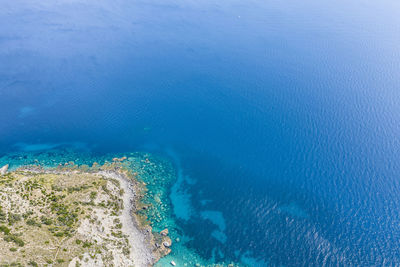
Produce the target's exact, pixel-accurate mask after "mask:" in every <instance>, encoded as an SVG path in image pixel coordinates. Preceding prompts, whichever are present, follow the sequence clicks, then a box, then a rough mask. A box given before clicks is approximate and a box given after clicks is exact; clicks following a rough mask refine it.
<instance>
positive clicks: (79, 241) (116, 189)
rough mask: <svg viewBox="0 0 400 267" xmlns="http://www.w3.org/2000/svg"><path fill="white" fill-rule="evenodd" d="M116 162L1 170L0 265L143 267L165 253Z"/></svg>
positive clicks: (138, 190)
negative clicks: (138, 252) (137, 208)
mask: <svg viewBox="0 0 400 267" xmlns="http://www.w3.org/2000/svg"><path fill="white" fill-rule="evenodd" d="M121 161H123V160H119V159H118V160H114V161H113V162H112V163H110V164H105V165H103V166H98V165H97V164H94V165H93V166H92V167H90V168H89V167H88V166H80V167H78V166H75V165H74V164H73V163H69V164H68V165H65V166H60V167H59V168H54V169H47V170H45V169H43V168H41V167H40V166H30V167H24V168H20V169H18V170H15V171H12V172H7V173H5V174H3V175H0V200H1V201H0V266H85V265H92V266H93V265H94V266H134V265H136V266H144V265H143V264H141V263H146V265H147V263H154V262H155V261H156V260H157V259H159V258H160V257H161V256H163V255H165V254H167V253H169V251H170V250H169V246H170V243H171V242H170V239H169V237H168V236H166V235H165V236H163V238H161V239H160V237H159V236H160V235H157V238H154V236H153V234H152V231H151V227H150V226H149V222H148V221H147V220H146V218H145V217H144V216H141V215H140V214H139V213H138V212H136V207H140V208H142V207H143V204H142V203H141V202H140V198H141V197H143V194H144V192H145V189H144V186H143V184H140V183H139V182H138V181H137V180H136V179H134V177H133V176H132V175H130V174H129V173H128V172H126V171H124V170H123V168H122V166H121V163H120V162H121ZM128 180H129V181H128ZM139 184H140V186H139ZM135 242H136V243H135ZM156 242H157V243H156ZM163 244H165V246H164V245H163ZM137 251H147V252H148V253H147V254H146V253H143V252H141V254H137ZM132 254H133V255H132Z"/></svg>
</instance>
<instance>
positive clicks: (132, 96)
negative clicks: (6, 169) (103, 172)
mask: <svg viewBox="0 0 400 267" xmlns="http://www.w3.org/2000/svg"><path fill="white" fill-rule="evenodd" d="M0 6H1V8H0V151H1V152H2V153H3V154H4V153H9V152H12V151H18V150H34V151H37V150H43V149H46V148H52V147H56V146H59V145H60V144H61V145H67V146H74V147H75V148H76V149H78V150H83V151H90V152H91V153H98V154H102V153H108V152H111V153H113V152H115V153H116V152H128V151H137V150H141V151H151V152H154V153H159V154H162V155H164V156H166V157H169V158H170V159H171V160H172V161H173V162H174V164H175V166H176V168H177V173H178V174H179V175H178V176H179V177H180V180H179V181H180V182H179V183H177V184H175V187H174V188H171V189H168V190H171V199H172V203H174V205H175V206H174V208H175V215H174V216H175V218H174V219H175V220H176V222H177V224H178V225H179V226H180V227H181V229H182V231H183V233H184V235H185V236H188V237H189V238H191V241H188V242H186V243H185V246H186V247H188V248H189V249H191V250H192V251H195V252H196V253H197V254H198V255H200V256H201V257H203V258H204V259H208V260H210V261H215V262H217V261H222V260H226V261H229V260H232V261H236V262H239V261H241V262H242V263H243V264H246V263H247V264H248V265H250V266H265V265H267V263H269V264H270V265H272V266H278V265H285V266H299V265H303V266H304V265H308V266H310V265H323V264H326V265H329V266H331V265H339V266H343V265H362V266H372V265H400V138H399V134H400V3H399V2H398V1H395V0H383V1H367V0H353V1H342V0H339V1H329V0H328V1H317V0H305V1H296V0H294V1H274V0H273V1H254V0H250V1H239V0H232V1H224V0H222V1H211V0H204V1H190V0H189V1H177V0H164V1H160V0H148V1H142V0H133V1H127V0H116V1H105V0H97V1H90V0H87V1H83V0H82V1H78V0H75V1H66V0H59V1H48V0H40V1H39V0H30V1H28V0H14V1H5V0H3V1H0ZM177 192H180V195H179V196H177V194H178V193H177ZM212 256H213V257H212Z"/></svg>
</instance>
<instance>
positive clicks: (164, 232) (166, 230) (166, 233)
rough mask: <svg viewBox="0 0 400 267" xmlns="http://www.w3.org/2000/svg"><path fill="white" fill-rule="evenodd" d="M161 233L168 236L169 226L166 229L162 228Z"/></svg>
mask: <svg viewBox="0 0 400 267" xmlns="http://www.w3.org/2000/svg"><path fill="white" fill-rule="evenodd" d="M160 234H161V235H163V236H167V235H168V228H165V229H164V230H162V231H161V232H160Z"/></svg>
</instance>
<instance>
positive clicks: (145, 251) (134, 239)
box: [0, 158, 172, 267]
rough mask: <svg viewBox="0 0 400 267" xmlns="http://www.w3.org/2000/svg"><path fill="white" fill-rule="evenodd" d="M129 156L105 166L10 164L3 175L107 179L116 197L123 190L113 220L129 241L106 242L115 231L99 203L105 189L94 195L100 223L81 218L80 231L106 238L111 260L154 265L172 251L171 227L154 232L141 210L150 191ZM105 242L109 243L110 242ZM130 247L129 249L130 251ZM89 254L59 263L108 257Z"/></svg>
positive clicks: (90, 262) (95, 263) (97, 262)
mask: <svg viewBox="0 0 400 267" xmlns="http://www.w3.org/2000/svg"><path fill="white" fill-rule="evenodd" d="M125 159H126V158H114V159H113V161H112V162H108V163H105V164H104V165H102V166H99V165H98V164H96V163H94V164H93V165H92V166H91V167H89V166H86V165H84V166H77V165H75V164H74V163H72V162H70V163H66V164H63V165H61V164H60V165H59V166H58V167H56V168H43V167H42V166H40V165H30V166H22V167H20V168H18V169H17V170H15V171H12V172H8V173H7V168H8V166H7V167H5V168H4V169H3V168H2V170H5V171H4V172H2V176H5V175H8V176H10V175H9V174H13V173H18V174H24V173H25V174H29V175H57V176H63V177H74V176H77V175H78V176H90V177H99V178H100V179H102V180H104V181H105V184H106V185H105V187H104V188H106V189H105V190H106V191H110V192H111V193H109V194H110V195H112V196H113V198H115V197H114V195H115V196H116V195H117V193H118V192H119V195H120V199H121V209H120V211H119V214H118V216H114V217H113V220H114V222H115V221H116V220H117V221H118V225H119V235H121V236H122V237H124V240H126V241H127V243H126V244H125V245H122V247H123V248H122V249H121V247H120V246H118V248H117V247H116V248H115V249H113V246H112V245H109V244H108V243H106V242H103V241H104V240H109V239H111V240H112V237H109V235H108V234H107V236H108V237H107V238H106V237H105V234H106V233H108V232H110V233H113V232H112V230H111V229H113V225H112V220H111V219H110V218H109V217H110V216H109V215H108V214H107V212H105V211H104V209H103V208H102V207H98V206H100V205H101V204H102V203H104V199H105V198H106V197H107V195H106V194H105V193H100V192H99V193H92V195H96V196H95V197H94V198H92V199H91V201H92V204H91V205H93V207H92V208H91V212H92V215H91V216H93V217H94V218H95V219H96V223H90V222H91V220H89V219H81V220H80V221H79V223H78V227H77V230H76V233H77V234H79V236H80V237H86V238H87V239H90V240H94V242H95V243H97V244H100V243H102V242H103V243H104V244H107V250H108V252H110V251H111V252H110V255H111V254H112V261H110V263H112V264H113V265H114V266H133V265H134V266H153V265H154V264H155V263H156V262H157V261H158V260H159V259H160V258H161V257H163V256H165V255H167V254H169V253H170V251H171V250H170V246H171V244H172V241H171V239H170V238H169V237H168V229H165V230H163V231H161V233H154V232H152V228H151V226H150V223H149V222H148V221H147V218H146V217H144V216H143V215H141V213H139V211H140V210H143V209H146V205H144V204H143V203H141V199H142V198H143V196H144V194H145V192H146V187H145V184H144V183H142V182H140V181H139V180H138V179H137V177H135V174H132V173H131V172H130V171H129V170H127V169H126V168H124V166H123V161H124V160H125ZM6 173H7V174H6ZM0 177H1V176H0ZM0 179H1V178H0ZM115 185H117V186H115ZM103 186H104V185H103ZM98 191H100V190H98ZM106 200H107V199H106ZM107 201H109V200H107ZM127 203H128V204H127ZM103 246H104V247H106V245H103ZM127 250H129V252H128V253H127ZM0 253H1V252H0ZM86 254H87V255H86ZM86 254H83V256H82V255H80V256H76V257H74V258H72V259H70V261H69V262H68V264H67V265H66V264H65V263H60V264H59V266H71V267H72V266H80V265H79V264H80V260H82V258H84V259H87V260H86V261H85V264H84V265H85V266H101V265H104V257H103V258H102V256H96V257H93V256H91V257H89V254H88V253H86ZM127 255H129V256H127ZM56 265H57V264H56ZM57 266H58V265H57Z"/></svg>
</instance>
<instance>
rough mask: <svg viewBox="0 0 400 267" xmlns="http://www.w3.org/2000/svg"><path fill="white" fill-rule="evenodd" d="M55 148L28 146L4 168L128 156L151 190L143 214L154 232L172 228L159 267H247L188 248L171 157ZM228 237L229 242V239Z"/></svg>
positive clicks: (217, 216)
mask: <svg viewBox="0 0 400 267" xmlns="http://www.w3.org/2000/svg"><path fill="white" fill-rule="evenodd" d="M55 147H57V148H54V147H53V146H48V145H34V146H27V147H25V149H24V150H26V151H25V152H13V153H8V154H6V155H4V156H3V157H1V158H0V166H4V165H6V164H9V169H10V170H15V169H17V168H19V167H21V166H28V165H40V166H42V167H44V168H55V167H57V166H58V165H60V164H61V165H64V164H66V163H67V164H71V162H72V163H73V164H74V165H76V166H82V165H88V166H92V165H93V163H95V162H96V163H98V164H104V163H106V162H112V159H113V158H115V157H127V160H126V161H124V163H123V165H124V167H125V168H127V169H129V170H131V171H132V173H135V175H137V176H136V177H137V179H138V180H139V181H141V182H144V183H145V184H146V188H147V189H148V191H147V193H146V194H145V196H144V198H143V199H142V202H143V203H146V204H149V205H150V206H149V207H148V208H147V209H146V210H145V211H143V213H144V214H145V215H146V216H147V217H148V220H149V221H150V222H151V226H152V228H153V231H154V232H161V231H162V230H164V229H166V228H168V230H169V236H170V237H171V239H172V240H173V245H172V247H171V249H172V253H170V254H169V255H168V256H166V257H164V258H162V259H161V260H160V261H159V262H158V263H157V264H156V266H167V265H169V264H170V262H171V261H174V262H175V263H177V264H178V265H179V266H194V265H196V264H197V265H198V266H214V265H215V264H219V265H222V266H226V265H228V264H230V263H232V264H234V266H240V265H242V266H245V265H243V264H240V263H238V262H237V263H233V262H223V261H219V262H217V261H216V260H215V258H212V259H205V258H202V257H201V256H200V255H198V254H196V252H195V251H193V250H191V249H189V248H188V247H187V246H185V243H186V242H187V241H188V240H190V237H188V236H185V235H184V231H183V230H182V229H181V228H180V227H179V225H178V224H177V222H176V221H175V219H174V215H176V216H177V217H178V218H181V216H182V215H181V214H182V213H185V212H187V211H188V209H187V207H184V208H182V207H180V205H181V204H183V203H182V202H181V201H180V200H181V198H182V197H185V196H183V195H182V194H181V193H180V192H177V191H176V190H177V189H176V188H177V187H180V184H181V183H182V180H181V179H182V177H179V176H180V175H181V174H180V173H179V171H178V170H177V169H176V168H175V166H174V165H173V164H172V161H171V160H169V159H168V158H165V157H160V156H157V155H153V154H149V153H146V152H134V153H132V152H131V153H117V154H102V155H101V154H93V153H90V152H88V151H86V152H85V151H81V150H77V149H76V147H74V148H71V147H68V146H67V147H65V146H64V145H63V144H58V145H55ZM176 201H178V202H176ZM188 201H189V200H188ZM173 203H174V205H173ZM185 216H187V215H183V217H184V218H185ZM203 216H204V218H205V219H208V220H211V221H213V222H214V223H216V224H218V225H219V226H220V228H221V230H222V231H223V230H225V225H224V219H223V217H222V214H221V213H219V212H215V211H206V212H204V215H203ZM222 235H223V234H222ZM224 238H225V239H226V237H224Z"/></svg>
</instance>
